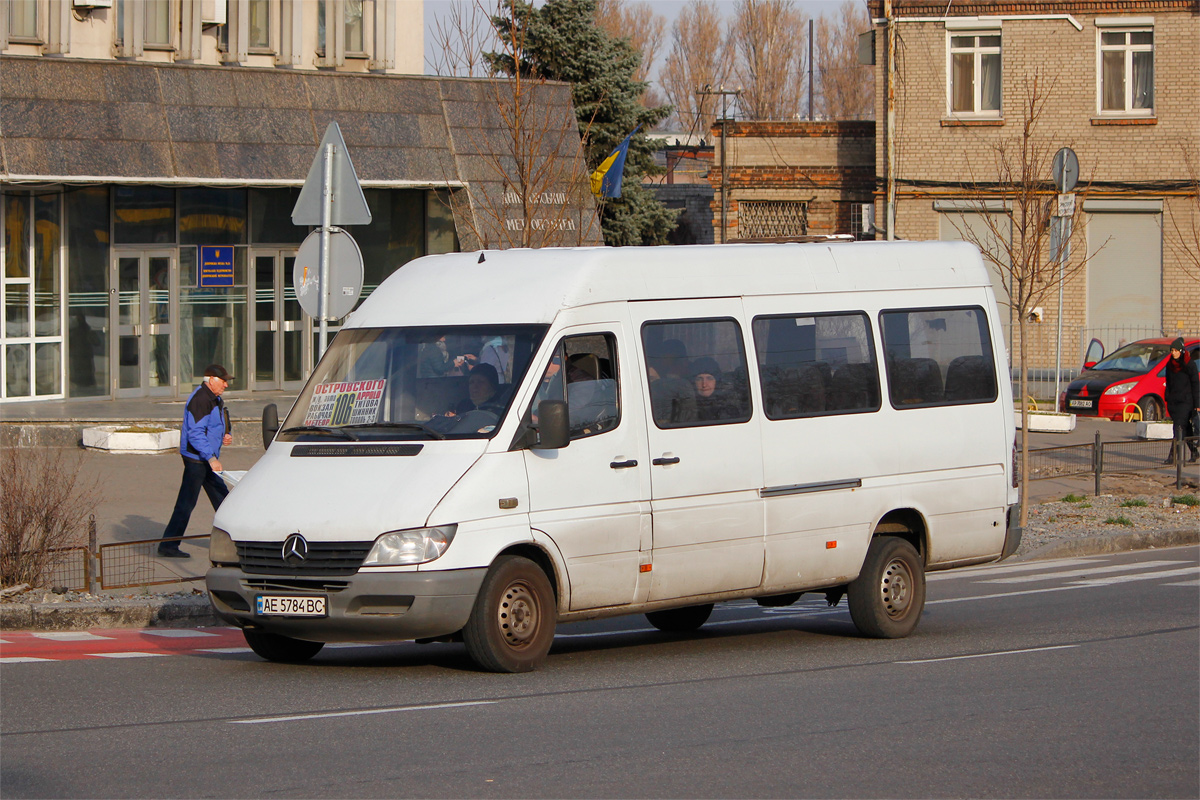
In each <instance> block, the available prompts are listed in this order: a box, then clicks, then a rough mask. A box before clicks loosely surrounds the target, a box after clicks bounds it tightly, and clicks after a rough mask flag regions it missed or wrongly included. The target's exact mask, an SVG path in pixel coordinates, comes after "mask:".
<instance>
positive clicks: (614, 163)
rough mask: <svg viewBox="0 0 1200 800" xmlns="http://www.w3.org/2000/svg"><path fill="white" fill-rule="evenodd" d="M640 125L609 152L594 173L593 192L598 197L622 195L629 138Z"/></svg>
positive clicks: (592, 178) (592, 180) (592, 179)
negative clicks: (622, 181)
mask: <svg viewBox="0 0 1200 800" xmlns="http://www.w3.org/2000/svg"><path fill="white" fill-rule="evenodd" d="M641 127H642V126H641V125H638V126H637V128H634V129H633V131H632V132H631V133H630V134H629V135H628V136H626V137H625V140H624V141H622V142H621V143H620V144H619V145H617V149H616V150H613V151H612V152H611V153H609V154H608V158H606V159H604V160H603V161H601V162H600V166H598V167H596V171H595V172H593V173H592V177H591V184H592V194H594V195H595V196H596V197H620V196H621V179H622V178H623V177H624V176H625V155H626V153H628V152H629V140H630V139H632V138H633V134H635V133H637V132H638V130H639V129H640V128H641Z"/></svg>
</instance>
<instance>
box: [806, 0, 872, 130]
mask: <svg viewBox="0 0 1200 800" xmlns="http://www.w3.org/2000/svg"><path fill="white" fill-rule="evenodd" d="M816 28H817V30H816V35H815V36H814V40H815V41H814V42H813V50H814V55H813V60H814V61H815V62H816V64H815V65H814V66H815V67H816V70H817V75H818V76H819V78H818V80H819V84H818V85H819V94H818V95H817V97H816V98H815V102H814V106H815V107H816V110H817V114H818V115H819V116H821V117H823V118H825V119H871V118H872V117H873V116H874V115H875V82H874V77H875V76H874V72H873V71H872V69H871V67H868V66H864V65H862V64H859V63H858V36H859V34H860V33H862V32H864V31H869V30H870V29H871V20H870V18H869V17H868V15H867V10H866V7H865V6H864V5H863V4H862V3H860V2H854V0H844V2H843V3H842V5H841V7H840V8H839V9H838V11H837V14H836V15H834V16H830V17H827V16H825V14H821V17H820V19H818V20H817V25H816Z"/></svg>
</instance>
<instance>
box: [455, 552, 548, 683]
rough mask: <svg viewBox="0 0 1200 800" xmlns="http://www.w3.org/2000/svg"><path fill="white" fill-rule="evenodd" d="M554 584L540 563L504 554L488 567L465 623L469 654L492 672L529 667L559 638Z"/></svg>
mask: <svg viewBox="0 0 1200 800" xmlns="http://www.w3.org/2000/svg"><path fill="white" fill-rule="evenodd" d="M556 615H557V610H556V609H555V605H554V590H553V589H552V588H551V586H550V580H549V579H548V578H547V577H546V573H545V572H542V570H541V568H540V567H539V566H538V565H537V564H534V563H533V562H532V561H530V560H529V559H527V558H522V557H521V556H501V557H500V558H498V559H496V563H495V564H493V565H492V568H491V569H489V570H488V574H487V577H486V578H484V579H483V586H481V587H480V589H479V596H478V597H477V598H476V599H475V607H474V608H473V609H472V610H471V617H470V619H468V620H467V624H466V627H464V628H463V643H464V644H466V646H467V654H468V655H470V656H471V660H473V661H474V662H475V663H476V664H478V665H479V666H481V667H483V668H484V669H486V670H488V671H489V672H529V671H531V670H534V669H536V668H537V667H539V666H541V664H542V663H543V662H544V661H545V660H546V655H547V654H548V653H549V652H550V645H551V644H552V643H553V642H554V623H555V621H556V619H555V617H556Z"/></svg>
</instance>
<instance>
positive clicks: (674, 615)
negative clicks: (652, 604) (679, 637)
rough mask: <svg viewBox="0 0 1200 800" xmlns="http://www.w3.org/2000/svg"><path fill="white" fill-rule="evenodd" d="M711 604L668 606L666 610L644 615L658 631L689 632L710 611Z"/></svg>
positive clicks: (705, 619) (702, 622) (700, 623)
mask: <svg viewBox="0 0 1200 800" xmlns="http://www.w3.org/2000/svg"><path fill="white" fill-rule="evenodd" d="M712 610H713V604H712V603H707V604H705V605H702V606H686V607H684V608H668V609H667V610H666V611H651V612H650V613H648V614H647V615H646V619H648V620H650V624H651V625H653V626H654V627H656V628H658V629H659V630H660V631H667V632H668V633H690V632H691V631H694V630H697V629H698V628H699V627H700V626H701V625H703V624H704V623H705V622H708V615H709V614H711V613H712Z"/></svg>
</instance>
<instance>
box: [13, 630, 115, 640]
mask: <svg viewBox="0 0 1200 800" xmlns="http://www.w3.org/2000/svg"><path fill="white" fill-rule="evenodd" d="M32 636H33V638H35V639H49V640H51V641H53V642H98V641H110V640H111V639H112V637H111V636H97V635H96V634H94V633H88V632H87V631H48V632H45V633H34V634H32Z"/></svg>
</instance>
